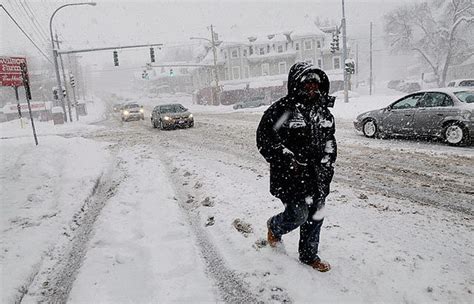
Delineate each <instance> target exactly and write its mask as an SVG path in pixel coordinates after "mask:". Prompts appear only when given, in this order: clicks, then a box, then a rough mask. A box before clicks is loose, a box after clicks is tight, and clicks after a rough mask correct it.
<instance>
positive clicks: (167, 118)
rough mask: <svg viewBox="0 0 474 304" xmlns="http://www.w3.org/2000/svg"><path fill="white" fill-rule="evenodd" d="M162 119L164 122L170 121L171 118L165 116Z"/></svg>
mask: <svg viewBox="0 0 474 304" xmlns="http://www.w3.org/2000/svg"><path fill="white" fill-rule="evenodd" d="M163 119H164V120H170V119H171V117H169V116H165V117H163Z"/></svg>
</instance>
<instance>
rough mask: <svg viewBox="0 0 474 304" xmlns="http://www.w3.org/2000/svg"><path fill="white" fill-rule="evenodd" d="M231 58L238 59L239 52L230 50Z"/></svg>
mask: <svg viewBox="0 0 474 304" xmlns="http://www.w3.org/2000/svg"><path fill="white" fill-rule="evenodd" d="M231 57H232V58H239V50H232V53H231Z"/></svg>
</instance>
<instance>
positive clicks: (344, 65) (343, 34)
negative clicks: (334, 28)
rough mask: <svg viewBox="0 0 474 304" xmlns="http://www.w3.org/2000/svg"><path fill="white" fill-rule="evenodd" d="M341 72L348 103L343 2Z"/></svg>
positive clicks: (345, 99)
mask: <svg viewBox="0 0 474 304" xmlns="http://www.w3.org/2000/svg"><path fill="white" fill-rule="evenodd" d="M341 23H342V24H341V26H342V71H343V73H344V102H345V103H347V102H349V92H348V90H349V77H348V76H349V75H348V73H347V71H346V68H345V67H346V60H347V39H346V13H345V9H344V0H342V22H341Z"/></svg>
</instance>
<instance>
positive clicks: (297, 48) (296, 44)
mask: <svg viewBox="0 0 474 304" xmlns="http://www.w3.org/2000/svg"><path fill="white" fill-rule="evenodd" d="M295 50H297V51H299V50H300V43H299V42H296V43H295Z"/></svg>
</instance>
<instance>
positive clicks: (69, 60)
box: [67, 54, 79, 121]
mask: <svg viewBox="0 0 474 304" xmlns="http://www.w3.org/2000/svg"><path fill="white" fill-rule="evenodd" d="M67 60H68V65H69V69H70V70H69V84H70V85H71V88H72V97H73V100H74V105H75V107H76V120H77V121H79V113H78V112H77V105H78V104H77V99H76V83H75V76H73V75H76V71H75V69H72V64H71V55H70V54H68V55H67ZM71 70H73V71H74V73H73V72H71ZM71 77H74V85H73V83H72V80H71Z"/></svg>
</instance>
